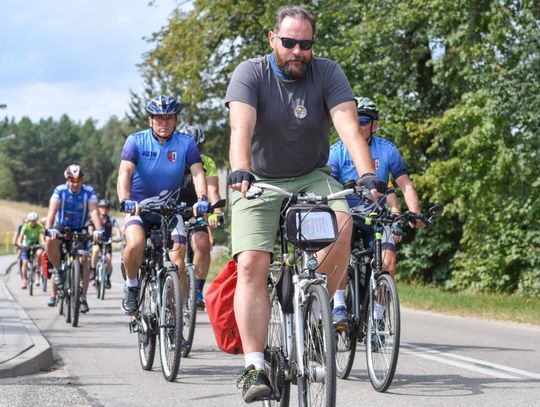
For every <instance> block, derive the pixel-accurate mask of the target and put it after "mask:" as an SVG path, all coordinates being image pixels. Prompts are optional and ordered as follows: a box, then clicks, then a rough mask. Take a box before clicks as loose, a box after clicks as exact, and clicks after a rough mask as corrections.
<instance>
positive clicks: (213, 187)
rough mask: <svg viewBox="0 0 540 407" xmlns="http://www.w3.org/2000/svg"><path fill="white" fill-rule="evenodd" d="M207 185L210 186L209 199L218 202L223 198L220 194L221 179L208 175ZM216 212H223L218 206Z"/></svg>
mask: <svg viewBox="0 0 540 407" xmlns="http://www.w3.org/2000/svg"><path fill="white" fill-rule="evenodd" d="M206 186H207V188H208V200H209V201H210V202H211V203H216V202H217V201H219V200H220V199H221V195H220V194H219V180H218V177H216V176H213V177H206ZM214 213H221V208H217V209H216V210H215V211H214Z"/></svg>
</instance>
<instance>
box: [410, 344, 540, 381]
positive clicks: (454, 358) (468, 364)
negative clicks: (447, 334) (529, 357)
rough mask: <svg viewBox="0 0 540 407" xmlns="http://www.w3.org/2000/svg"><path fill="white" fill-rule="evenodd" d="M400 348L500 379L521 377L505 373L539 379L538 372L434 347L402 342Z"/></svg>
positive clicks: (419, 355) (517, 378)
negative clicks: (442, 350)
mask: <svg viewBox="0 0 540 407" xmlns="http://www.w3.org/2000/svg"><path fill="white" fill-rule="evenodd" d="M401 349H402V351H403V352H404V353H409V354H412V355H414V356H418V357H421V358H424V359H429V360H433V361H436V362H440V363H445V364H447V365H452V366H457V367H461V368H463V369H467V370H471V371H473V372H477V373H483V374H487V375H489V376H494V377H497V378H500V379H513V380H519V379H521V378H520V377H518V376H513V375H510V374H507V373H512V374H515V375H521V376H525V377H530V378H533V379H540V374H538V373H533V372H528V371H526V370H521V369H515V368H513V367H509V366H504V365H499V364H497V363H492V362H488V361H484V360H480V359H474V358H470V357H467V356H461V355H457V354H455V353H450V352H441V351H438V350H435V349H430V348H424V347H421V346H413V345H410V344H407V343H402V344H401ZM505 372H506V373H505Z"/></svg>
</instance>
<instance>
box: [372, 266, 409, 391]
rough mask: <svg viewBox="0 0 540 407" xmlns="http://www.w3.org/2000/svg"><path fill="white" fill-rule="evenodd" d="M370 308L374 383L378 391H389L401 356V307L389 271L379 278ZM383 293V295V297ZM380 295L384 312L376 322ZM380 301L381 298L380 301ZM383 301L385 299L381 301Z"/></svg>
mask: <svg viewBox="0 0 540 407" xmlns="http://www.w3.org/2000/svg"><path fill="white" fill-rule="evenodd" d="M370 295H371V296H372V297H371V298H370V301H369V308H368V325H367V337H366V359H367V367H368V373H369V380H370V381H371V385H372V386H373V388H374V389H375V390H377V391H378V392H385V391H386V390H387V389H388V388H389V387H390V385H391V384H392V380H393V378H394V373H395V371H396V366H397V361H398V356H399V341H400V329H401V326H400V324H401V321H400V310H399V296H398V292H397V288H396V284H395V282H394V280H393V279H392V277H390V276H389V275H388V274H380V275H379V276H378V277H377V280H376V290H375V293H372V292H370ZM381 295H382V297H381ZM375 296H376V298H379V299H380V298H384V314H383V318H382V319H380V320H379V321H383V323H382V324H383V325H382V326H381V325H380V324H381V323H377V324H375V323H374V320H373V310H372V308H373V304H374V301H375ZM379 301H380V300H379ZM380 302H382V301H380Z"/></svg>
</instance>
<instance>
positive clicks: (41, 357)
mask: <svg viewBox="0 0 540 407" xmlns="http://www.w3.org/2000/svg"><path fill="white" fill-rule="evenodd" d="M14 260H15V257H14V256H0V378H2V377H13V376H20V375H27V374H32V373H36V372H39V371H40V370H43V369H47V368H48V367H49V366H51V365H52V364H53V353H52V348H51V345H50V344H49V342H47V340H46V339H45V338H44V337H43V335H42V334H41V332H40V331H39V329H38V328H37V327H36V325H35V324H34V322H33V321H32V319H30V317H29V316H28V314H27V313H26V312H25V311H24V309H23V308H22V307H21V306H20V305H19V304H18V303H17V301H16V300H15V298H13V295H11V293H10V292H9V290H8V288H7V287H6V285H5V283H4V281H5V279H6V278H7V275H6V272H7V271H8V267H9V265H10V264H12V263H13V262H14Z"/></svg>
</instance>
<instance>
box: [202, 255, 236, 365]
mask: <svg viewBox="0 0 540 407" xmlns="http://www.w3.org/2000/svg"><path fill="white" fill-rule="evenodd" d="M237 278H238V273H237V270H236V263H235V261H234V260H232V259H231V260H229V262H228V263H227V264H226V265H225V267H224V268H223V270H221V272H220V273H219V274H218V276H217V277H216V278H215V279H214V281H212V283H211V284H210V286H209V287H208V290H207V291H206V295H205V296H204V302H205V303H206V310H207V312H208V317H209V318H210V323H211V324H212V328H213V329H214V336H215V338H216V343H217V346H218V348H219V349H221V350H222V351H223V352H227V353H232V354H233V355H238V354H240V353H244V351H243V349H242V340H241V339H240V332H239V331H238V326H237V325H236V318H235V316H234V292H235V291H236V280H237Z"/></svg>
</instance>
